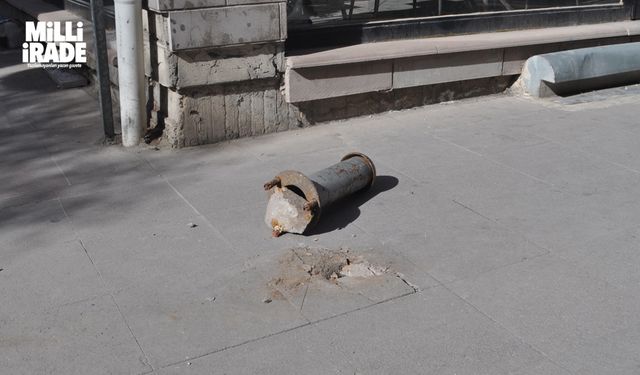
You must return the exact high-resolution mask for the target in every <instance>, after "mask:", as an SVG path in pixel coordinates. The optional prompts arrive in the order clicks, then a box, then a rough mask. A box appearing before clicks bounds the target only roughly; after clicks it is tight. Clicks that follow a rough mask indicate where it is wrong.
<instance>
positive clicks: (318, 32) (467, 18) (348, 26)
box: [286, 0, 640, 53]
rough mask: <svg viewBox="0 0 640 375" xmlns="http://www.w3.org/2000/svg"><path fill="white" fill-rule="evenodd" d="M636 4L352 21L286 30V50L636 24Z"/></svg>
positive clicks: (633, 0) (627, 0)
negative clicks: (528, 30)
mask: <svg viewBox="0 0 640 375" xmlns="http://www.w3.org/2000/svg"><path fill="white" fill-rule="evenodd" d="M639 4H640V0H624V2H623V3H621V4H620V3H618V4H605V5H584V6H571V7H557V8H541V9H527V10H512V11H499V12H486V13H469V14H456V15H446V16H431V17H421V18H401V19H391V20H373V21H372V20H368V21H358V20H352V21H349V22H345V23H344V24H341V25H335V24H333V25H331V24H327V25H318V26H316V27H313V28H306V29H296V28H293V27H292V28H290V29H289V30H288V36H287V40H286V50H287V51H288V52H290V53H295V52H296V51H305V50H317V49H326V48H333V47H339V46H349V45H356V44H362V43H373V42H383V41H390V40H398V39H416V38H424V37H430V36H448V35H460V34H473V33H483V32H496V31H512V30H526V29H537V28H546V27H561V26H575V25H583V24H597V23H605V22H617V21H628V20H634V19H638V18H640V9H639V8H640V5H639Z"/></svg>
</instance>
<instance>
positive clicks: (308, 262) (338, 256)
mask: <svg viewBox="0 0 640 375" xmlns="http://www.w3.org/2000/svg"><path fill="white" fill-rule="evenodd" d="M280 265H281V270H280V274H279V275H278V277H276V278H274V279H272V280H271V281H270V282H269V284H268V285H269V286H270V287H271V288H272V290H274V293H278V294H280V291H283V292H285V293H287V292H294V291H296V290H299V289H300V288H301V287H303V286H305V285H308V284H310V283H313V282H322V281H324V282H330V283H337V282H339V280H340V279H341V278H344V277H352V278H362V279H365V278H375V277H378V276H382V275H385V274H387V273H389V267H384V266H379V265H374V264H371V263H369V262H368V261H366V260H365V259H364V258H363V257H362V256H360V255H356V254H354V253H353V252H352V251H351V250H349V249H339V250H330V249H325V248H311V247H306V246H305V247H297V248H293V249H290V250H289V251H288V252H287V253H286V255H285V256H284V257H283V258H282V259H281V261H280ZM280 295H281V294H280Z"/></svg>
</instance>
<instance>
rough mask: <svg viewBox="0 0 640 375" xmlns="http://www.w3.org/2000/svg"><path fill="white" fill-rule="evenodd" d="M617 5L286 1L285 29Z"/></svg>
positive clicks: (548, 0)
mask: <svg viewBox="0 0 640 375" xmlns="http://www.w3.org/2000/svg"><path fill="white" fill-rule="evenodd" d="M607 4H621V1H620V0H288V2H287V10H288V19H289V28H290V29H291V30H295V29H307V28H313V26H320V25H324V26H326V25H331V24H335V25H340V24H349V23H354V22H363V21H370V20H388V19H394V18H412V17H434V16H446V15H453V14H470V13H482V12H505V11H514V10H527V9H543V8H556V7H575V6H590V5H607Z"/></svg>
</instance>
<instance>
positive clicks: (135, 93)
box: [114, 0, 146, 147]
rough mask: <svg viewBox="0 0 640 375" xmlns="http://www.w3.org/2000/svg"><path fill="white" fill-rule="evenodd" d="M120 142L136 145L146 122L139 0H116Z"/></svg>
mask: <svg viewBox="0 0 640 375" xmlns="http://www.w3.org/2000/svg"><path fill="white" fill-rule="evenodd" d="M114 5H115V14H116V42H117V48H118V88H119V92H120V122H121V127H122V145H123V146H125V147H131V146H136V145H137V144H138V143H139V142H140V138H141V137H142V129H143V125H144V123H145V115H146V113H145V84H144V82H145V77H144V65H143V64H144V60H143V58H144V55H143V53H144V52H143V45H142V0H115V1H114Z"/></svg>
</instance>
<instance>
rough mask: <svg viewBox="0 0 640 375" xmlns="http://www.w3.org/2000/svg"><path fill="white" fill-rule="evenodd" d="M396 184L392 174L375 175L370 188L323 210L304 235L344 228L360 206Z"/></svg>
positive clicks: (354, 218) (358, 211)
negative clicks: (315, 222) (314, 223)
mask: <svg viewBox="0 0 640 375" xmlns="http://www.w3.org/2000/svg"><path fill="white" fill-rule="evenodd" d="M397 185H398V179H397V178H395V177H393V176H377V177H376V180H375V182H374V183H373V186H371V188H370V189H368V190H366V191H363V192H361V193H356V194H355V195H353V196H350V197H347V198H345V199H343V200H341V201H339V202H336V203H335V204H334V205H333V206H331V207H330V208H329V209H328V210H327V211H326V212H323V213H322V216H321V217H320V221H319V222H318V224H317V225H316V226H315V227H313V228H311V230H310V231H309V233H305V235H306V236H314V235H317V234H322V233H327V232H332V231H334V230H338V229H342V228H345V227H346V226H347V225H349V224H350V223H352V222H353V221H355V220H356V219H357V218H358V217H359V216H360V206H362V205H363V204H365V203H367V202H368V201H369V200H370V199H373V198H374V197H375V196H377V195H378V194H381V193H384V192H385V191H388V190H391V189H393V188H394V187H396V186H397Z"/></svg>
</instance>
